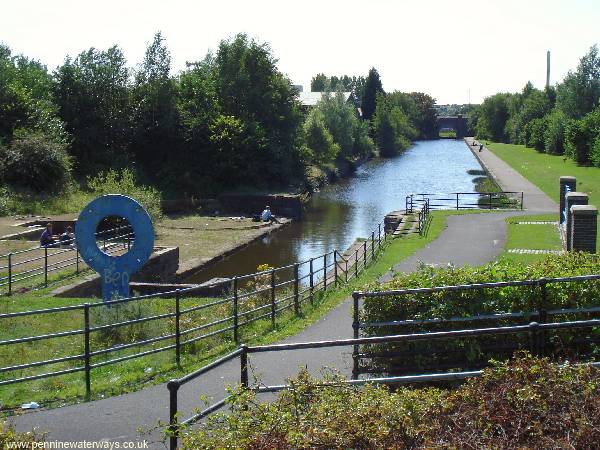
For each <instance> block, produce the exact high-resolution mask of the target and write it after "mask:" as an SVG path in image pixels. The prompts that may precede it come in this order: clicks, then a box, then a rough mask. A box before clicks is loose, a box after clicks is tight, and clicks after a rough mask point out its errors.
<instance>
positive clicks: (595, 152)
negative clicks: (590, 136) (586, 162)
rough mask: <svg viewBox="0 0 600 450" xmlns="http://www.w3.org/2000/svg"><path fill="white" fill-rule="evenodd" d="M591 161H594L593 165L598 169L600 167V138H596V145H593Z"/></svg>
mask: <svg viewBox="0 0 600 450" xmlns="http://www.w3.org/2000/svg"><path fill="white" fill-rule="evenodd" d="M590 159H591V160H592V164H593V165H594V166H596V167H600V136H598V137H597V138H596V140H595V141H594V145H592V153H591V154H590Z"/></svg>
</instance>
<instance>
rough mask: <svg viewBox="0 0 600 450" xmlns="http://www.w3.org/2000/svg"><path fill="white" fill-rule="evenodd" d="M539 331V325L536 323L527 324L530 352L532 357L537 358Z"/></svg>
mask: <svg viewBox="0 0 600 450" xmlns="http://www.w3.org/2000/svg"><path fill="white" fill-rule="evenodd" d="M539 330H540V324H539V323H537V322H531V323H530V324H529V338H530V350H531V354H532V355H534V356H539V353H540V352H539V350H540V349H539V343H540V341H539Z"/></svg>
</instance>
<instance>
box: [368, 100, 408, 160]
mask: <svg viewBox="0 0 600 450" xmlns="http://www.w3.org/2000/svg"><path fill="white" fill-rule="evenodd" d="M373 128H374V130H375V141H376V143H377V147H378V148H379V154H380V155H381V156H384V157H391V156H394V155H396V154H398V153H399V152H401V151H403V150H405V149H406V148H408V147H409V146H410V141H411V140H412V139H415V138H416V137H417V136H418V132H417V130H416V129H415V128H414V127H413V126H412V125H411V124H410V122H409V119H408V117H407V116H406V114H404V112H403V111H402V110H401V109H400V108H399V107H398V106H397V105H394V104H393V103H392V102H390V101H389V100H388V99H387V97H386V96H385V95H384V94H379V96H378V97H377V108H376V110H375V116H374V119H373Z"/></svg>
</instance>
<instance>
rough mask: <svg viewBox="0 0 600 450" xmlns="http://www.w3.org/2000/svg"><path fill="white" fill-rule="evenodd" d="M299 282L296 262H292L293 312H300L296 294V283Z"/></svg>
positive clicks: (298, 298) (298, 299)
mask: <svg viewBox="0 0 600 450" xmlns="http://www.w3.org/2000/svg"><path fill="white" fill-rule="evenodd" d="M299 283H300V280H299V276H298V263H295V264H294V313H296V315H298V314H300V297H299V296H298V284H299Z"/></svg>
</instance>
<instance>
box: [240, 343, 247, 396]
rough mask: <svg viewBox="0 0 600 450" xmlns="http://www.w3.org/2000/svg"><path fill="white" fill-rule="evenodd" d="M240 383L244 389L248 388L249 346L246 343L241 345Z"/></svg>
mask: <svg viewBox="0 0 600 450" xmlns="http://www.w3.org/2000/svg"><path fill="white" fill-rule="evenodd" d="M240 349H241V350H242V353H241V354H240V384H241V385H242V386H243V387H244V389H248V347H247V346H246V344H242V345H241V346H240Z"/></svg>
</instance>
